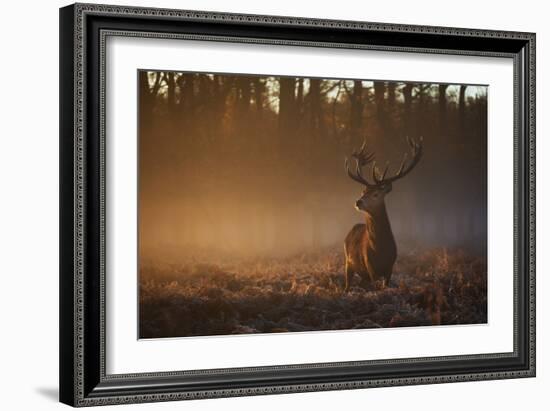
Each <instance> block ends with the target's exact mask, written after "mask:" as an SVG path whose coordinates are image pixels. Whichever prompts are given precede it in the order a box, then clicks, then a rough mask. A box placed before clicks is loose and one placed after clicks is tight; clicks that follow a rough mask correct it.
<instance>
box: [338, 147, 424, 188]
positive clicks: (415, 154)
mask: <svg viewBox="0 0 550 411" xmlns="http://www.w3.org/2000/svg"><path fill="white" fill-rule="evenodd" d="M406 139H407V143H408V144H409V147H410V149H411V153H410V154H411V159H412V160H411V161H410V162H408V161H407V153H405V155H404V156H403V161H402V162H401V166H400V167H399V170H398V171H397V173H395V174H394V175H393V176H391V177H388V178H386V174H387V173H388V168H389V163H386V166H385V168H384V171H383V172H380V170H379V169H378V166H377V165H376V162H375V161H373V160H374V153H367V152H366V146H367V142H366V141H365V142H364V143H363V145H362V146H361V148H360V149H359V150H358V151H354V152H353V153H352V157H354V158H355V161H356V171H355V174H353V173H352V172H351V170H350V169H349V161H348V159H347V158H346V162H345V165H346V171H347V173H348V176H350V177H351V178H352V179H353V180H354V181H357V182H358V183H360V184H364V185H365V186H367V187H380V186H383V185H386V184H389V183H392V182H394V181H395V180H398V179H400V178H402V177H404V176H406V175H407V174H408V173H410V171H411V170H412V169H413V168H414V167H415V166H416V165H417V164H418V162H419V161H420V158H421V157H422V149H423V146H422V137H420V140H419V142H418V143H417V142H416V141H414V140H413V139H412V138H410V137H407V138H406ZM371 162H372V179H373V181H374V184H372V183H370V182H369V181H368V180H367V179H366V178H365V177H363V174H362V172H361V167H363V166H365V165H367V164H368V163H371Z"/></svg>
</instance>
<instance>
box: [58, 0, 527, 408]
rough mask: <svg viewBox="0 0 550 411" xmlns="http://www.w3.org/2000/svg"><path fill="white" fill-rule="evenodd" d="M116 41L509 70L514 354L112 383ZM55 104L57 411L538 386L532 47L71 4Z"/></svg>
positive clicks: (338, 24) (441, 31) (117, 378)
mask: <svg viewBox="0 0 550 411" xmlns="http://www.w3.org/2000/svg"><path fill="white" fill-rule="evenodd" d="M107 36H138V37H152V38H172V39H178V38H188V39H197V40H216V41H225V42H228V41H229V42H235V43H259V44H278V45H300V46H316V47H332V48H342V49H350V48H355V49H368V50H383V51H405V52H422V53H433V54H448V55H471V56H485V57H505V58H509V59H512V60H513V66H514V102H513V104H514V181H513V186H514V197H515V198H514V221H510V224H514V320H513V321H514V350H513V352H510V353H493V354H476V355H456V356H446V357H431V358H409V359H400V360H385V359H378V360H369V361H362V359H361V358H357V360H356V361H353V362H345V363H319V364H304V365H285V364H280V365H277V366H267V367H248V368H231V369H217V370H198V371H197V370H173V371H170V372H159V373H139V374H116V375H109V374H107V373H106V371H105V350H106V347H105V332H106V330H105V318H106V314H105V313H106V306H105V274H106V273H105V230H106V229H107V228H106V224H105V195H106V192H105V156H106V154H107V155H108V153H106V152H105V101H104V98H105V96H104V87H105V76H106V73H105V39H106V37H107ZM60 100H61V103H60V215H61V223H60V224H61V225H60V235H61V244H60V265H61V267H60V400H61V402H63V403H66V404H70V405H73V406H91V405H103V404H122V403H137V402H150V401H169V400H182V399H198V398H214V397H229V396H244V395H258V394H276V393H290V392H301V391H323V390H337V389H355V388H367V387H381V386H395V385H412V384H432V383H446V382H455V381H475V380H488V379H504V378H520V377H534V376H535V34H533V33H520V32H505V31H487V30H472V29H461V28H446V27H426V26H411V25H396V24H382V23H365V22H351V21H333V20H314V19H303V18H292V17H276V16H258V15H239V14H224V13H211V12H198V11H182V10H166V9H149V8H134V7H123V6H106V5H91V4H75V5H71V6H67V7H64V8H62V9H61V10H60ZM511 183H512V182H511ZM107 309H108V308H107Z"/></svg>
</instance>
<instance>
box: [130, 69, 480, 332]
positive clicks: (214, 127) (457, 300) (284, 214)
mask: <svg viewBox="0 0 550 411" xmlns="http://www.w3.org/2000/svg"><path fill="white" fill-rule="evenodd" d="M487 99H488V88H487V87H486V86H483V85H467V84H433V83H422V82H406V81H398V80H392V81H389V80H384V81H378V80H358V79H329V78H326V79H320V78H303V77H289V76H272V75H263V76H262V75H241V74H217V73H195V72H193V73H188V72H162V71H145V70H143V71H140V72H139V265H140V336H141V337H142V338H153V337H174V336H190V335H212V334H235V333H254V332H286V331H311V330H324V329H351V328H372V327H389V326H411V325H440V324H473V323H484V322H486V319H487V311H486V301H487V297H486V282H487V278H486V277H487V269H486V264H487V262H486V247H487ZM407 136H408V137H412V138H414V139H417V140H418V139H419V138H420V137H422V139H423V146H424V155H423V158H422V161H421V162H420V163H419V165H418V167H417V168H416V169H415V170H414V172H413V173H411V174H410V175H408V176H406V177H405V178H404V179H402V180H400V181H398V182H396V183H395V185H394V188H393V192H392V193H391V194H389V195H388V196H387V198H386V206H387V209H388V214H389V218H390V221H391V226H392V230H393V233H394V235H395V239H396V242H397V247H398V261H397V264H396V266H395V269H394V275H393V276H392V281H391V283H390V285H389V287H387V288H385V289H369V290H364V289H362V288H361V287H358V286H355V287H352V290H351V292H349V293H346V294H344V293H342V281H343V240H344V238H345V236H346V234H347V232H348V231H349V230H350V229H351V227H353V225H354V224H356V223H359V222H362V220H363V216H362V215H361V214H360V213H358V212H357V211H356V210H355V209H354V206H353V205H354V203H355V201H356V200H357V198H358V197H359V195H360V193H361V190H362V187H360V185H358V184H357V183H356V182H354V181H352V180H351V179H349V178H348V176H347V175H346V173H345V170H344V159H345V158H346V157H349V156H350V154H351V153H352V152H353V151H354V150H355V149H357V147H359V146H361V144H363V142H366V143H367V145H368V147H369V149H370V150H371V151H373V152H375V153H376V156H377V158H380V161H381V162H382V164H383V163H384V162H386V161H387V163H388V164H389V169H390V171H395V170H396V169H397V168H398V166H399V163H400V160H401V157H402V155H403V153H404V152H405V151H406V150H407V144H406V139H405V138H406V137H407ZM274 310H275V312H274Z"/></svg>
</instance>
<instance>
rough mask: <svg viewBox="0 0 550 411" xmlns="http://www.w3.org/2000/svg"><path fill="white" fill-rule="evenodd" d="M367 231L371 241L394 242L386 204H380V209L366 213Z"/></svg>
mask: <svg viewBox="0 0 550 411" xmlns="http://www.w3.org/2000/svg"><path fill="white" fill-rule="evenodd" d="M366 222H367V232H368V236H369V240H370V242H371V243H376V242H386V241H389V242H392V243H394V239H393V233H392V230H391V225H390V220H389V218H388V212H387V211H386V205H385V204H382V207H380V209H378V210H375V211H373V212H369V213H366Z"/></svg>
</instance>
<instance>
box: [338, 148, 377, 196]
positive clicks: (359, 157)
mask: <svg viewBox="0 0 550 411" xmlns="http://www.w3.org/2000/svg"><path fill="white" fill-rule="evenodd" d="M351 156H352V157H353V158H355V174H353V172H352V171H351V170H350V168H349V160H348V158H347V157H346V161H345V166H346V172H347V173H348V176H349V177H350V178H351V179H352V180H354V181H357V182H358V183H360V184H364V185H366V186H367V187H372V186H373V184H371V183H369V182H368V181H367V179H366V178H365V177H363V174H362V173H361V167H364V166H366V165H367V164H369V163H370V162H372V161H373V160H374V153H369V152H367V140H365V141H364V142H363V145H362V146H361V148H360V149H359V150H356V151H354V152H353V153H352V154H351Z"/></svg>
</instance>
